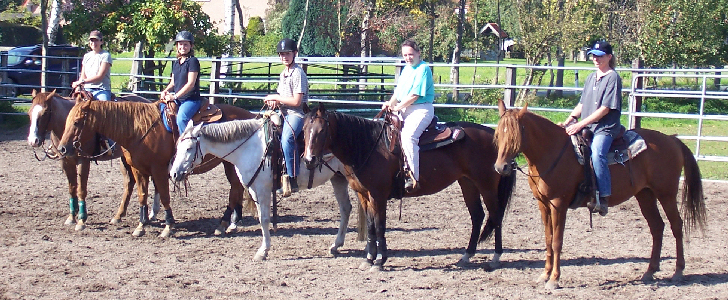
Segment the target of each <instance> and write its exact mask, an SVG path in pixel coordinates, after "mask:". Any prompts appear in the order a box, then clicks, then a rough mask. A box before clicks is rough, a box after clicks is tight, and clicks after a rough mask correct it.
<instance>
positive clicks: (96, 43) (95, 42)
mask: <svg viewBox="0 0 728 300" xmlns="http://www.w3.org/2000/svg"><path fill="white" fill-rule="evenodd" d="M101 44H103V41H101V40H99V39H96V38H93V39H89V40H88V45H89V47H91V49H93V50H99V49H101Z"/></svg>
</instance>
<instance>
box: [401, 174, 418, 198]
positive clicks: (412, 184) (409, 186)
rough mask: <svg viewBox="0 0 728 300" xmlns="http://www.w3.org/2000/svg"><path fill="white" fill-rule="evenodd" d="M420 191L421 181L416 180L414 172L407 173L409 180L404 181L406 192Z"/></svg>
mask: <svg viewBox="0 0 728 300" xmlns="http://www.w3.org/2000/svg"><path fill="white" fill-rule="evenodd" d="M419 189H420V183H419V181H417V180H415V177H414V174H412V171H409V172H407V179H405V181H404V190H405V191H406V192H408V193H414V192H416V191H417V190H419Z"/></svg>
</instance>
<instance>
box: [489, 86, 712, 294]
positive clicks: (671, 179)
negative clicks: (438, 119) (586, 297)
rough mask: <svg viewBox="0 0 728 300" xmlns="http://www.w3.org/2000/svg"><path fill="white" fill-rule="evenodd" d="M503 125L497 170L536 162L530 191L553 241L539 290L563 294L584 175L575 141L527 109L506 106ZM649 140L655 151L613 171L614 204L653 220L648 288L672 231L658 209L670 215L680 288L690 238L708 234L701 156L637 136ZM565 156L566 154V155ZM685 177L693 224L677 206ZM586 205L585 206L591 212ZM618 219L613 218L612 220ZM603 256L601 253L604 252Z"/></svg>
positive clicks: (669, 139) (662, 139)
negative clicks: (568, 240)
mask: <svg viewBox="0 0 728 300" xmlns="http://www.w3.org/2000/svg"><path fill="white" fill-rule="evenodd" d="M498 108H499V111H500V115H501V118H500V121H499V122H498V128H497V129H496V133H495V138H496V143H497V145H498V159H497V161H496V163H495V168H496V170H497V171H498V172H499V173H501V174H511V173H512V172H513V167H512V166H511V164H509V162H510V161H511V160H512V159H513V158H514V157H515V156H516V155H518V153H523V155H524V156H525V157H526V160H527V162H528V175H527V176H528V183H529V185H530V186H531V191H532V192H533V195H534V197H536V200H537V201H538V207H539V210H540V211H541V219H542V221H543V225H544V229H545V237H546V265H545V268H544V272H543V273H542V274H541V276H539V277H538V282H540V283H543V282H546V288H548V289H555V288H558V287H559V278H560V277H561V249H562V245H563V240H564V228H565V225H566V212H567V210H568V208H569V205H570V203H571V201H572V200H573V199H574V197H575V194H576V192H577V186H578V184H579V183H580V182H581V181H582V180H583V178H584V174H583V169H582V167H581V166H580V165H579V162H578V161H577V158H576V154H575V152H574V151H563V152H562V151H561V149H565V148H571V147H570V144H571V139H570V137H569V136H568V135H567V134H566V132H565V131H564V129H563V128H561V127H560V126H558V125H556V124H554V123H553V122H551V121H549V120H548V119H546V118H543V117H541V116H538V115H535V114H533V113H531V112H529V111H528V110H527V106H524V107H523V108H522V109H511V110H506V107H505V104H504V103H503V101H502V100H501V101H499V102H498ZM634 131H636V132H637V133H638V134H639V135H641V136H642V137H643V138H644V140H645V142H646V144H647V149H646V150H645V151H643V152H642V153H641V154H639V155H637V156H636V157H634V158H632V159H631V160H629V161H627V162H626V163H625V164H626V165H619V164H614V165H611V166H610V167H609V169H610V172H611V174H612V187H613V188H612V196H611V198H610V199H609V205H610V206H613V205H619V204H621V203H623V202H625V201H627V200H629V199H630V197H632V196H635V198H637V202H638V204H639V207H640V210H641V211H642V215H643V216H644V217H645V219H646V220H647V225H649V227H650V233H651V234H652V255H651V257H650V264H649V266H648V267H647V271H645V273H644V275H643V276H642V280H643V281H649V280H652V278H653V275H654V273H655V272H657V271H658V270H660V251H661V248H662V234H663V230H664V228H665V223H664V222H663V221H662V217H661V216H660V211H659V209H658V206H657V204H658V203H659V204H660V205H661V206H662V209H663V210H664V211H665V215H666V216H667V219H668V221H669V222H670V229H671V230H672V234H673V236H675V244H676V245H675V247H676V250H677V260H676V262H675V263H676V268H675V274H673V277H672V279H673V280H679V279H680V278H682V273H683V270H684V269H685V254H684V249H683V230H685V234H686V236H687V235H689V233H690V231H691V229H694V228H696V227H698V228H699V229H703V228H704V226H705V214H706V213H705V203H704V201H703V186H702V181H701V178H700V169H699V168H698V164H697V162H696V160H695V157H693V153H692V152H691V151H690V149H689V148H688V147H687V146H685V144H683V143H682V142H681V141H680V140H679V139H678V138H677V137H674V136H668V135H665V134H663V133H660V132H657V131H654V130H648V129H635V130H634ZM560 152H562V153H561V154H560ZM683 170H684V171H685V179H684V182H683V194H682V206H683V214H684V216H683V217H684V218H685V220H686V221H687V223H686V226H685V227H684V228H683V219H682V218H681V216H680V211H679V210H678V205H677V194H678V188H679V183H680V174H681V172H682V171H683ZM585 205H586V203H585V204H584V205H583V206H585ZM610 215H611V214H610ZM596 251H598V249H596Z"/></svg>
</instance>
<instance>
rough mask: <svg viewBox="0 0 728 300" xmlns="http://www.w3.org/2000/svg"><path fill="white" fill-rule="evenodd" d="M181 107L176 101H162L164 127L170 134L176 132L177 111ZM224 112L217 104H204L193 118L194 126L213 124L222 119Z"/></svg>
mask: <svg viewBox="0 0 728 300" xmlns="http://www.w3.org/2000/svg"><path fill="white" fill-rule="evenodd" d="M178 108H179V106H178V105H177V103H176V102H175V101H167V100H160V101H159V110H160V111H161V114H162V120H163V121H164V127H165V128H166V129H167V131H169V132H176V129H177V128H176V127H177V122H176V120H177V109H178ZM222 117H223V115H222V110H221V109H220V108H219V107H217V106H216V105H215V104H209V103H206V104H203V105H201V106H200V109H199V110H198V111H197V113H195V115H194V116H192V122H193V123H194V124H200V123H213V122H217V121H220V120H221V119H222Z"/></svg>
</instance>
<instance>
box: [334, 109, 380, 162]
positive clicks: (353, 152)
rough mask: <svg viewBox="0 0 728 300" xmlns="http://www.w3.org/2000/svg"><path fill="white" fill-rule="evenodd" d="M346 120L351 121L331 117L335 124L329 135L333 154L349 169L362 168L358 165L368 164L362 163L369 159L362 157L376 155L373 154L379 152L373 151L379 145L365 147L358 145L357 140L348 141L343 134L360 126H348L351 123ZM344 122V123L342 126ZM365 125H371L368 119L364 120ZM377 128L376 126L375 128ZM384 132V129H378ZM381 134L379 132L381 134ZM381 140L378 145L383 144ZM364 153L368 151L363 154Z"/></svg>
mask: <svg viewBox="0 0 728 300" xmlns="http://www.w3.org/2000/svg"><path fill="white" fill-rule="evenodd" d="M345 120H350V119H342V118H336V117H334V116H333V115H331V114H330V115H329V123H330V124H334V126H333V127H334V128H335V130H331V132H330V133H329V136H330V137H331V145H330V147H331V153H333V154H334V156H336V157H337V158H338V159H339V160H340V161H341V163H342V164H343V165H346V166H349V167H355V168H360V167H361V166H359V165H357V164H358V163H359V164H363V163H366V161H362V160H364V159H367V158H362V157H361V156H362V155H367V156H368V154H369V153H370V152H372V153H371V155H372V156H373V155H375V153H373V152H377V151H376V149H372V147H377V148H378V147H379V145H378V144H377V145H364V146H362V145H361V144H358V143H357V141H356V140H354V139H350V138H349V139H347V138H345V137H344V136H343V135H342V134H340V133H342V132H348V131H349V130H352V129H353V128H356V127H357V125H358V124H348V123H349V122H346V121H345ZM342 121H343V122H344V123H343V124H342ZM362 121H363V124H370V123H369V122H373V121H369V120H366V119H363V120H362ZM374 127H376V126H374ZM378 130H382V129H378ZM379 133H380V132H377V134H379ZM381 142H382V141H381V140H380V141H379V142H378V143H381ZM362 151H366V152H364V153H362Z"/></svg>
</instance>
